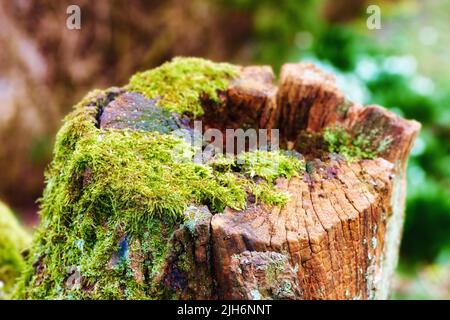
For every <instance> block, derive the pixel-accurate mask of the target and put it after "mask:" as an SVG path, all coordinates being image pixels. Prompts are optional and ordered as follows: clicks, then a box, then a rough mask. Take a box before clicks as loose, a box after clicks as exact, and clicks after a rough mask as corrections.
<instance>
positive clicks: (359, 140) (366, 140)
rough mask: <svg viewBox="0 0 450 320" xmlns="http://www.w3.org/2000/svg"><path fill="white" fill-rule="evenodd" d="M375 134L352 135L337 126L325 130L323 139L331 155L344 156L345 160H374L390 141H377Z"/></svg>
mask: <svg viewBox="0 0 450 320" xmlns="http://www.w3.org/2000/svg"><path fill="white" fill-rule="evenodd" d="M376 136H377V133H376V132H373V133H372V134H371V135H367V134H365V133H362V132H359V133H358V134H352V133H350V132H348V131H346V130H345V129H344V128H342V127H339V126H333V127H329V128H326V129H325V131H324V133H323V139H324V141H325V143H326V145H327V147H328V151H329V152H331V153H337V154H340V155H342V156H344V157H345V158H346V159H347V160H349V161H352V160H355V159H376V158H377V157H378V156H379V155H380V154H381V153H382V152H384V151H385V150H386V149H387V147H389V145H390V143H391V140H389V139H385V140H382V141H379V142H378V141H377V139H376Z"/></svg>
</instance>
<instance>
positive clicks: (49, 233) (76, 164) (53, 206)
mask: <svg viewBox="0 0 450 320" xmlns="http://www.w3.org/2000/svg"><path fill="white" fill-rule="evenodd" d="M191 63H192V64H193V65H194V66H193V69H192V70H190V71H189V70H188V69H187V67H188V65H189V64H191ZM170 66H172V67H171V68H173V67H174V66H178V68H179V69H177V70H178V72H180V74H179V75H178V77H184V76H187V77H189V79H190V81H191V82H189V83H186V84H180V83H179V81H181V80H180V79H175V80H174V79H172V78H171V77H174V75H173V74H172V72H173V70H172V71H170V70H171V68H169V67H170ZM156 70H158V69H156ZM180 70H181V71H180ZM230 70H234V69H233V68H231V69H230V67H229V66H223V65H216V64H212V63H211V62H201V61H200V60H198V59H176V60H175V61H174V62H172V63H169V64H167V65H164V66H162V67H161V68H160V69H159V70H158V71H157V72H155V73H152V72H151V71H150V72H149V73H144V74H140V75H137V76H136V77H134V78H133V79H132V81H131V87H133V84H134V85H135V86H134V87H133V89H134V90H142V91H143V92H144V93H146V94H147V95H149V96H151V95H153V94H154V93H155V92H156V91H153V89H152V88H153V87H152V86H153V82H158V81H159V82H160V83H161V91H160V92H159V94H162V93H164V96H165V97H166V98H165V99H162V100H161V102H162V103H161V105H163V104H164V106H165V107H167V106H168V105H170V103H169V104H167V102H173V103H174V104H173V105H172V107H170V106H169V108H175V104H176V105H177V106H178V107H177V108H180V107H179V106H183V107H182V108H183V109H177V110H176V111H177V112H192V113H193V114H199V112H200V110H199V109H198V107H199V106H200V95H201V92H205V93H207V94H208V95H209V97H210V98H213V99H214V98H217V96H215V94H216V90H219V89H223V88H224V86H225V82H224V81H225V80H224V79H225V78H224V76H225V75H227V76H228V75H229V74H230V73H232V72H231V71H230ZM202 72H205V73H206V75H207V76H202V75H201V73H202ZM213 72H218V73H219V75H220V77H217V78H214V77H213V76H212V73H213ZM167 74H168V75H167ZM161 77H162V78H161ZM138 79H140V80H139V81H138ZM144 79H145V80H144ZM161 79H168V81H169V83H171V86H175V87H177V88H176V90H175V89H174V88H172V87H171V89H172V90H175V91H174V92H176V91H178V92H185V89H184V87H183V86H189V87H190V88H191V89H192V90H191V89H186V90H187V91H188V93H187V94H186V95H185V96H184V95H183V96H178V94H173V95H172V94H169V95H165V93H166V92H168V91H167V90H169V87H170V86H166V85H165V84H166V82H165V81H162V80H161ZM171 79H172V80H173V81H172V80H171ZM207 80H208V82H212V86H210V87H209V89H208V88H206V87H204V85H206V81H207ZM197 81H198V82H200V84H201V85H197V84H196V83H197ZM137 83H140V85H141V87H139V86H136V84H137ZM209 85H211V83H209ZM189 90H191V91H189ZM211 90H212V91H211ZM213 91H214V93H213ZM111 92H112V91H108V90H107V91H94V92H92V93H90V94H88V96H87V97H86V98H85V99H83V101H82V102H80V103H79V104H78V105H77V106H75V110H74V111H73V112H72V113H71V114H70V115H68V116H67V117H66V118H65V121H64V124H63V127H62V128H61V130H60V131H59V133H58V135H57V138H56V144H55V148H54V159H53V162H52V164H51V166H50V168H49V169H48V171H47V173H46V183H47V185H46V188H45V191H44V195H43V198H42V200H41V210H40V215H41V224H40V226H39V228H38V230H37V231H36V238H35V241H34V244H33V248H32V251H31V253H30V258H29V261H28V262H27V266H26V270H25V271H24V273H23V276H22V277H21V279H20V281H19V285H18V286H17V289H16V292H15V293H14V297H15V298H21V299H23V298H33V299H87V298H89V299H92V298H93V299H141V298H147V299H148V298H151V299H158V298H172V297H173V291H172V289H170V288H167V287H166V286H165V285H164V284H163V282H161V280H160V276H161V274H162V271H163V268H164V261H165V259H166V258H167V256H168V254H169V250H170V248H169V247H170V245H169V244H170V240H171V237H172V234H173V232H174V231H175V230H176V229H177V228H179V227H180V225H181V224H182V223H183V222H184V217H185V216H184V214H183V213H184V212H185V210H186V209H187V207H188V206H190V205H208V206H209V208H210V210H211V211H212V212H213V213H214V212H222V211H223V210H224V209H225V207H231V208H234V209H237V210H241V209H244V208H245V206H246V204H247V197H248V196H249V194H251V193H254V194H255V196H256V197H257V198H258V200H261V201H263V202H265V203H267V204H268V205H283V204H285V203H286V202H287V200H288V199H289V198H288V196H287V195H285V194H282V193H279V192H277V190H276V188H275V187H274V186H273V183H272V182H273V180H274V179H276V178H277V177H281V176H283V177H287V178H290V177H292V176H294V175H297V174H299V173H300V171H301V170H302V164H301V161H300V160H298V159H295V158H292V157H289V156H286V155H283V154H281V153H268V152H267V153H262V152H261V153H254V154H248V155H246V156H244V157H243V158H242V159H241V160H243V162H242V164H240V163H239V161H237V159H234V160H233V161H232V163H229V165H226V166H225V167H223V166H222V167H220V166H216V164H215V163H214V162H211V163H207V164H197V163H195V162H193V161H192V157H193V155H194V154H195V153H196V152H198V151H199V150H196V149H195V148H194V147H192V146H191V145H189V144H187V142H185V141H184V140H183V139H182V138H179V137H176V136H175V135H171V134H162V133H159V132H148V131H143V130H130V129H99V128H98V123H97V118H98V114H99V112H100V111H101V109H102V107H103V106H104V105H105V104H106V103H107V102H108V101H109V99H110V97H111ZM171 99H172V100H171ZM177 99H181V101H178V100H177ZM174 100H177V101H178V102H179V103H175V101H174ZM178 151H180V152H178ZM273 163H278V164H279V165H278V166H277V167H274V166H273ZM269 164H270V165H269ZM227 166H228V167H227ZM256 177H259V179H260V180H261V179H263V180H262V181H256ZM252 178H254V179H252ZM139 252H140V253H139ZM137 254H143V256H142V265H143V270H140V271H139V272H140V274H141V275H143V277H144V281H143V282H140V281H137V280H136V272H137V271H136V270H135V266H133V256H136V255H137ZM184 267H185V268H186V269H188V267H189V266H187V265H186V266H184ZM74 270H75V271H74ZM74 283H75V284H76V285H74Z"/></svg>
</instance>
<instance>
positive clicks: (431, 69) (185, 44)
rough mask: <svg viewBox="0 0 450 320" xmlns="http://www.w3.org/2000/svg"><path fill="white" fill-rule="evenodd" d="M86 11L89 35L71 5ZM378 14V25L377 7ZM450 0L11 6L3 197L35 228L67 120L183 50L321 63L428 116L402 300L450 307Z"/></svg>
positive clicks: (4, 39)
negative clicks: (446, 302)
mask: <svg viewBox="0 0 450 320" xmlns="http://www.w3.org/2000/svg"><path fill="white" fill-rule="evenodd" d="M71 4H78V5H79V6H80V7H81V14H82V16H81V30H68V29H67V28H66V19H67V14H66V8H67V6H69V5H71ZM369 4H377V5H379V6H380V8H381V14H382V29H381V30H368V28H367V26H366V20H367V18H368V16H369V15H368V14H367V12H366V9H367V7H368V5H369ZM449 29H450V1H449V0H427V1H421V0H408V1H395V0H390V1H388V0H385V1H364V0H303V1H302V0H277V1H270V0H216V1H208V0H189V1H187V0H161V1H156V0H152V1H143V0H142V1H138V0H135V1H125V0H116V1H108V0H99V1H88V0H73V1H44V0H42V1H30V0H15V1H7V0H1V1H0V199H2V201H4V202H5V203H7V204H8V205H9V206H11V207H12V208H13V209H14V210H15V212H16V213H17V214H18V215H19V216H20V217H21V218H22V220H24V221H25V222H26V223H27V224H28V225H29V226H30V227H31V226H33V225H35V224H36V223H37V222H38V216H37V214H36V212H37V210H38V206H37V204H36V200H37V199H38V198H39V197H40V195H41V193H42V189H43V185H44V181H43V172H44V170H45V168H46V166H47V164H48V163H49V161H50V160H51V156H52V148H53V139H54V136H55V133H56V131H57V130H58V128H59V126H60V124H61V119H62V117H63V116H64V115H65V114H67V113H68V112H69V111H70V110H71V106H72V105H73V104H74V103H75V102H77V101H78V100H79V99H80V98H81V97H82V96H83V95H84V94H85V93H86V92H87V91H88V90H90V89H92V88H94V87H100V88H104V87H108V86H111V85H121V84H124V83H126V81H127V79H128V78H129V77H130V75H132V74H133V73H134V72H136V71H138V70H143V69H148V68H152V67H155V66H157V65H159V64H161V63H162V62H164V61H166V60H168V59H170V58H171V57H173V56H176V55H187V56H201V57H206V58H210V59H213V60H216V61H230V62H234V63H237V64H252V63H260V64H270V65H272V66H274V67H275V69H276V71H278V68H279V67H280V65H281V64H282V63H284V62H287V61H289V62H295V61H300V60H311V61H315V62H316V63H319V64H320V65H322V66H323V67H324V68H326V69H328V70H331V71H332V72H334V73H335V74H337V75H338V81H339V83H340V85H341V87H342V88H343V89H345V91H346V92H347V94H348V95H349V96H350V97H351V98H353V99H354V100H357V101H359V102H362V103H366V104H367V103H376V104H380V105H383V106H386V107H388V108H390V109H392V110H394V111H395V112H397V113H399V114H401V115H403V116H405V117H407V118H414V119H416V120H419V121H420V122H421V123H422V124H423V130H422V132H421V135H420V137H419V139H418V141H417V143H416V146H415V148H414V150H413V155H412V158H411V160H410V164H409V170H408V175H409V177H408V178H409V190H408V205H407V220H406V225H405V228H404V238H403V243H402V248H401V261H400V266H399V271H398V275H397V278H396V280H395V284H394V285H395V293H394V298H398V299H403V298H431V299H435V298H446V299H450V62H449V60H448V57H449V56H450V33H449V32H448V30H449Z"/></svg>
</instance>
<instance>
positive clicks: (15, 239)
mask: <svg viewBox="0 0 450 320" xmlns="http://www.w3.org/2000/svg"><path fill="white" fill-rule="evenodd" d="M30 242H31V237H30V235H29V234H28V232H27V231H25V230H24V229H23V227H22V226H21V225H20V224H19V222H18V221H17V219H16V218H15V217H14V214H13V213H12V212H11V211H10V210H9V209H8V208H7V207H6V206H5V205H4V204H3V203H1V202H0V299H2V298H4V297H6V296H7V294H8V293H9V292H10V290H11V288H12V287H13V285H14V283H15V280H16V278H17V277H18V276H19V274H20V272H21V271H22V269H23V267H24V259H23V257H22V251H23V250H25V249H27V248H28V246H29V244H30Z"/></svg>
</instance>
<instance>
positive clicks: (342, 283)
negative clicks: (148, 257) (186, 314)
mask: <svg viewBox="0 0 450 320" xmlns="http://www.w3.org/2000/svg"><path fill="white" fill-rule="evenodd" d="M274 78H275V77H274V75H273V72H272V70H271V69H270V68H269V67H246V68H242V69H241V76H240V77H239V78H238V79H236V80H234V81H232V83H231V84H230V87H229V88H228V89H227V90H225V91H224V92H222V93H221V98H222V99H223V100H224V102H225V103H224V104H223V106H222V107H218V106H217V105H213V103H212V102H211V101H208V99H207V97H205V99H204V100H205V101H204V108H205V111H206V114H205V116H204V117H203V121H204V124H205V127H214V128H219V129H222V130H223V129H225V128H240V127H253V128H256V129H258V128H269V129H270V128H279V129H280V137H281V146H282V147H285V148H294V149H298V151H301V152H302V153H303V155H304V156H305V158H306V159H308V160H309V165H308V167H309V170H308V172H306V173H304V174H303V175H302V176H301V177H296V178H292V179H291V180H289V181H288V180H286V179H281V178H280V179H278V180H277V181H276V184H277V187H278V188H280V190H282V191H286V192H289V193H290V194H291V200H290V202H289V203H288V204H287V205H286V206H285V207H284V208H278V207H274V208H269V207H266V206H264V205H260V204H251V205H249V206H248V207H247V209H245V210H244V211H235V210H231V209H226V210H225V212H224V213H222V214H216V215H211V214H210V213H209V211H208V209H207V208H206V207H204V208H195V207H193V208H191V209H190V210H191V211H192V210H194V211H193V212H194V213H193V214H192V212H191V214H189V215H188V216H189V219H191V220H192V219H193V221H195V223H194V225H195V228H193V229H192V228H188V227H186V225H183V226H182V227H181V228H180V229H179V230H178V231H176V232H175V234H174V237H173V240H172V244H171V254H170V255H169V258H168V259H167V261H166V266H165V272H164V274H163V275H162V276H161V279H159V280H160V281H161V282H163V283H165V284H167V285H168V286H170V287H172V288H173V289H175V290H177V291H178V292H179V294H178V297H180V298H193V299H215V298H220V299H385V298H387V297H388V293H389V284H390V278H391V276H392V273H393V271H394V268H395V266H396V262H397V256H398V249H399V241H400V234H401V229H402V224H403V212H404V202H405V192H406V191H405V190H406V189H405V168H406V163H407V158H408V155H409V152H410V150H411V148H412V144H413V142H414V139H415V137H416V135H417V133H418V131H419V129H420V125H419V124H418V123H417V122H415V121H407V120H404V119H402V118H401V117H399V116H397V115H395V114H393V113H392V112H390V111H388V110H386V109H384V108H382V107H379V106H367V107H363V106H361V105H358V104H355V103H352V102H350V101H348V100H347V99H346V98H345V95H344V94H343V93H342V92H341V91H339V89H338V88H337V86H336V84H335V81H334V78H333V77H332V76H331V75H328V74H325V73H324V72H323V71H321V70H319V69H318V68H317V67H315V66H314V65H312V64H306V63H300V64H287V65H285V66H284V67H283V68H282V71H281V77H280V81H279V85H278V86H276V85H274V84H273V82H274ZM130 104H133V106H134V107H133V108H129V105H130ZM136 105H137V109H136V108H135V106H136ZM131 109H133V110H134V111H135V113H134V114H132V112H131ZM136 110H137V112H138V114H136ZM158 112H159V111H158V110H157V109H156V108H155V107H154V105H152V103H150V102H149V100H148V99H147V100H145V99H142V98H141V97H139V95H138V94H130V93H126V94H123V95H121V96H120V97H119V98H117V99H116V100H114V101H112V102H110V103H109V105H108V106H106V107H105V108H104V110H103V114H102V115H101V116H100V119H99V121H100V127H101V128H107V127H115V128H123V127H129V128H138V127H139V128H140V126H143V125H146V124H145V123H139V121H140V119H141V117H142V116H143V114H146V115H150V116H152V117H154V116H155V115H157V113H158ZM161 119H162V120H161V121H172V120H171V118H170V117H168V118H167V117H166V116H164V117H161ZM172 122H173V123H172ZM172 122H171V125H173V126H174V127H176V126H179V125H180V123H179V120H177V119H173V121H172ZM336 124H339V125H340V126H342V127H344V128H346V129H347V130H348V131H350V132H357V133H367V134H368V133H370V132H374V131H375V132H376V137H375V139H377V140H379V141H382V140H384V139H389V141H390V144H389V146H388V147H387V148H386V149H385V150H382V153H381V154H380V156H379V157H378V158H377V159H375V160H360V161H353V162H348V161H346V160H345V159H343V158H342V157H340V156H337V155H330V154H327V155H322V156H318V155H317V154H316V153H315V152H314V150H313V149H314V148H315V146H314V144H313V145H312V146H311V143H310V146H309V149H308V148H307V149H302V148H301V147H300V146H301V145H302V143H304V140H303V139H304V136H305V135H304V134H305V133H308V134H313V133H320V132H322V131H323V130H324V129H325V128H327V127H330V126H333V125H336ZM299 149H300V150H299ZM308 150H309V151H308ZM199 215H200V216H199ZM188 221H189V220H188ZM182 256H184V257H183V258H181V257H182ZM137 257H139V255H137ZM183 259H191V262H192V263H193V264H194V265H195V270H194V272H192V273H188V274H186V273H185V272H183V271H181V268H180V267H179V262H180V261H181V260H183ZM138 264H139V259H137V265H138ZM138 269H139V267H138V266H136V270H138ZM136 277H137V279H138V280H139V279H140V275H139V272H137V275H136Z"/></svg>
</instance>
